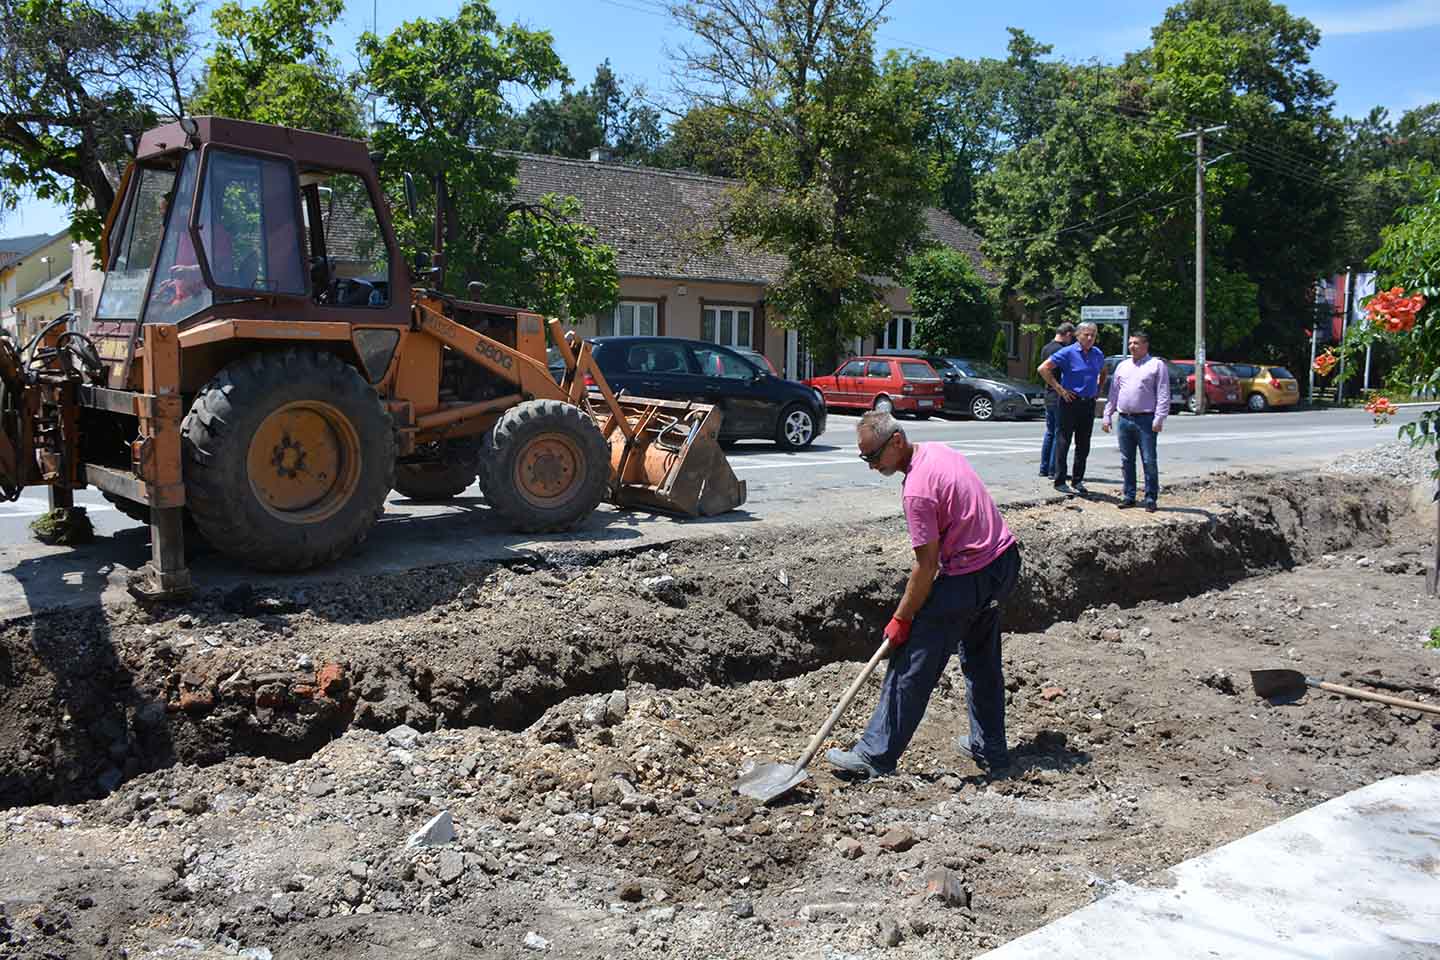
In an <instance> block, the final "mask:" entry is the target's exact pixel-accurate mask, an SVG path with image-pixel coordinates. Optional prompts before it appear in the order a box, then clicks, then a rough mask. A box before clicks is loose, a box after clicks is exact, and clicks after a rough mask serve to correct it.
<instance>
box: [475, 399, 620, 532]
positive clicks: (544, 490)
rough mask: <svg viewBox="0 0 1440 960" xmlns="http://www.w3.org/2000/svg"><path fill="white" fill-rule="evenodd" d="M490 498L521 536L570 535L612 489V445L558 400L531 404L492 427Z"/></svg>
mask: <svg viewBox="0 0 1440 960" xmlns="http://www.w3.org/2000/svg"><path fill="white" fill-rule="evenodd" d="M482 459H483V460H484V461H485V463H484V467H483V468H482V469H481V471H480V480H481V483H483V484H484V491H485V499H487V500H489V501H490V506H492V507H493V508H495V510H496V512H498V513H499V514H500V515H501V516H502V517H504V518H505V519H506V520H507V521H508V522H509V523H510V525H511V526H512V527H514V528H515V529H516V530H518V531H520V532H521V533H553V532H556V531H560V530H568V529H570V528H572V527H574V526H575V525H577V524H579V523H581V522H582V521H584V520H585V518H586V517H588V516H590V514H591V513H593V512H594V510H595V508H596V507H597V506H599V505H600V501H601V500H602V499H604V497H605V492H606V490H607V489H608V488H609V485H610V446H609V444H607V443H606V442H605V438H604V437H603V436H602V435H601V433H600V428H599V427H597V426H595V421H594V420H591V419H590V416H589V415H588V414H587V413H585V411H583V410H581V409H580V408H579V407H577V406H574V405H573V404H569V403H565V402H563V401H560V400H527V401H525V402H524V403H521V404H517V405H516V406H514V407H511V408H510V409H509V410H507V411H505V414H504V416H502V417H501V418H500V419H499V420H498V421H497V422H496V424H495V426H493V427H491V428H490V435H489V437H488V438H487V442H486V451H485V455H484V457H483V458H482Z"/></svg>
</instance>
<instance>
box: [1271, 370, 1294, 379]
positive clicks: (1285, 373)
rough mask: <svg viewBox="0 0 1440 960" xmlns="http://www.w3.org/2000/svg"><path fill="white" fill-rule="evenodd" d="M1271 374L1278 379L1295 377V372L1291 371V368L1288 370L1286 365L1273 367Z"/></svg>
mask: <svg viewBox="0 0 1440 960" xmlns="http://www.w3.org/2000/svg"><path fill="white" fill-rule="evenodd" d="M1270 376H1272V377H1274V378H1275V379H1276V380H1294V379H1295V374H1293V373H1291V372H1290V371H1289V370H1286V369H1285V368H1284V367H1271V368H1270Z"/></svg>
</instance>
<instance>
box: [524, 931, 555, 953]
mask: <svg viewBox="0 0 1440 960" xmlns="http://www.w3.org/2000/svg"><path fill="white" fill-rule="evenodd" d="M524 943H525V949H526V950H549V949H550V941H549V940H546V939H545V938H544V937H542V936H540V934H538V933H536V932H535V931H534V930H531V931H529V932H527V933H526V934H525V941H524Z"/></svg>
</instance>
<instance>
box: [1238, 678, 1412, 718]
mask: <svg viewBox="0 0 1440 960" xmlns="http://www.w3.org/2000/svg"><path fill="white" fill-rule="evenodd" d="M1250 685H1251V686H1253V687H1254V688H1255V693H1256V694H1257V695H1259V696H1261V697H1264V698H1265V699H1267V700H1271V699H1285V700H1294V699H1296V698H1298V697H1300V696H1301V695H1303V694H1304V693H1305V688H1306V687H1314V688H1315V689H1317V690H1328V691H1329V692H1330V693H1338V694H1340V695H1341V696H1344V697H1354V698H1356V699H1357V700H1373V701H1375V702H1376V703H1384V704H1387V705H1389V706H1392V707H1400V708H1401V709H1404V710H1418V711H1419V712H1421V713H1434V714H1440V706H1437V705H1436V704H1433V703H1419V702H1417V701H1415V700H1402V699H1401V698H1400V697H1391V696H1387V695H1385V694H1383V693H1375V692H1373V691H1371V690H1357V689H1356V688H1355V687H1343V686H1341V685H1340V684H1338V683H1329V682H1327V681H1325V680H1319V679H1316V678H1315V677H1307V676H1305V674H1303V673H1301V672H1300V671H1299V670H1251V671H1250Z"/></svg>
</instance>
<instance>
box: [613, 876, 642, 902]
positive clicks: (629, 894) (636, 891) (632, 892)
mask: <svg viewBox="0 0 1440 960" xmlns="http://www.w3.org/2000/svg"><path fill="white" fill-rule="evenodd" d="M615 895H616V896H617V897H619V898H620V899H621V900H624V901H625V902H626V903H639V902H640V901H641V900H643V899H645V891H644V890H643V889H642V888H641V886H640V884H639V883H637V882H636V881H634V880H627V881H625V882H624V883H622V884H620V887H619V889H617V890H616V891H615Z"/></svg>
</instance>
